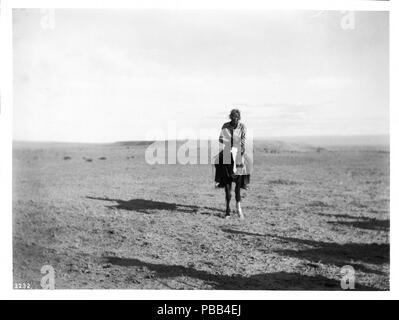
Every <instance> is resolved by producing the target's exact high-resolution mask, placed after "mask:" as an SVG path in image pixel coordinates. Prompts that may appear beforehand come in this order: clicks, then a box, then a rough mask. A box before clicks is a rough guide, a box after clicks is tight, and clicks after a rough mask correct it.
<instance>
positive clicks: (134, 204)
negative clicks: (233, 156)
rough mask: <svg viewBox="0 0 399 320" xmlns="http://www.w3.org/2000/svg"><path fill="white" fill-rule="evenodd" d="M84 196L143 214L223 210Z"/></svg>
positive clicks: (212, 212) (114, 207)
mask: <svg viewBox="0 0 399 320" xmlns="http://www.w3.org/2000/svg"><path fill="white" fill-rule="evenodd" d="M86 198H87V199H92V200H101V201H108V202H116V204H115V205H111V206H107V208H111V209H124V210H131V211H137V212H141V213H145V214H151V213H153V211H152V210H168V211H178V212H182V213H201V214H217V213H223V212H224V211H223V210H221V209H217V208H210V207H201V206H195V205H186V204H177V203H168V202H163V201H154V200H146V199H131V200H121V199H110V198H98V197H89V196H88V197H86ZM209 211H210V212H209Z"/></svg>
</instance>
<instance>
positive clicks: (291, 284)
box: [103, 257, 378, 290]
mask: <svg viewBox="0 0 399 320" xmlns="http://www.w3.org/2000/svg"><path fill="white" fill-rule="evenodd" d="M103 260H104V262H107V263H110V264H112V265H115V266H122V267H129V268H130V267H131V268H136V269H137V270H141V272H142V270H143V269H144V270H145V269H147V270H148V272H151V273H153V274H154V277H155V278H158V279H165V278H176V277H190V278H194V279H198V280H201V281H203V282H205V283H206V284H208V285H211V286H212V287H213V289H217V290H341V287H340V281H338V280H332V279H328V278H325V277H322V276H317V277H314V276H305V275H301V274H297V273H286V272H276V273H265V274H256V275H252V276H249V277H244V276H241V275H233V276H229V275H215V274H212V273H209V272H206V271H202V270H196V269H194V268H190V267H185V266H180V265H166V264H155V263H148V262H144V261H140V260H138V259H130V258H118V257H105V258H103ZM355 289H356V290H378V289H375V288H371V287H367V286H362V285H357V286H356V288H355Z"/></svg>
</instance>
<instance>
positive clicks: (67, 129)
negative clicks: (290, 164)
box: [13, 9, 389, 142]
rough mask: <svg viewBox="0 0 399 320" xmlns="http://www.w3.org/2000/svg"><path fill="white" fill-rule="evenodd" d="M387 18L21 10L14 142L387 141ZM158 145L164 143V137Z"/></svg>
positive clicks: (16, 19)
mask: <svg viewBox="0 0 399 320" xmlns="http://www.w3.org/2000/svg"><path fill="white" fill-rule="evenodd" d="M388 19H389V17H388V13H387V12H360V11H356V12H354V13H347V12H340V11H222V10H214V11H205V10H203V11H199V10H195V11H183V10H179V11H177V10H176V11H174V10H109V9H107V10H99V9H97V10H93V9H87V10H82V9H57V10H54V11H46V10H40V9H14V12H13V50H14V54H13V55H14V62H13V64H14V96H13V99H14V108H13V111H14V112H13V118H14V120H13V138H14V140H29V141H69V142H112V141H123V140H146V139H148V137H149V136H148V135H149V133H151V132H153V131H154V130H158V131H160V132H161V133H160V134H161V135H162V134H164V135H165V138H166V135H167V127H168V125H170V123H174V124H175V125H176V128H177V130H178V131H181V130H184V129H189V130H191V134H192V135H194V136H193V138H194V137H195V135H197V134H198V133H199V131H200V130H204V129H205V130H206V129H211V130H215V129H216V130H219V129H220V127H221V126H222V124H223V123H224V122H226V121H228V114H229V111H230V109H232V108H239V109H240V110H241V113H242V122H244V123H245V124H246V126H247V127H248V128H250V129H252V130H253V132H254V137H255V138H268V137H284V136H320V135H373V134H389V46H388V45H389V43H388V42H389V30H388V26H389V21H388ZM160 138H162V137H160Z"/></svg>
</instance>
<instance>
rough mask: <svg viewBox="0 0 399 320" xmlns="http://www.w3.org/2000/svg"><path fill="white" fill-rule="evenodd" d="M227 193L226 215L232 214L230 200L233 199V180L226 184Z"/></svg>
mask: <svg viewBox="0 0 399 320" xmlns="http://www.w3.org/2000/svg"><path fill="white" fill-rule="evenodd" d="M224 191H225V194H226V217H229V216H230V200H231V182H228V183H226V184H225V186H224Z"/></svg>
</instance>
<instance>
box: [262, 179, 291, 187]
mask: <svg viewBox="0 0 399 320" xmlns="http://www.w3.org/2000/svg"><path fill="white" fill-rule="evenodd" d="M268 183H269V184H279V185H285V186H294V185H297V184H299V183H298V182H296V181H291V180H286V179H277V180H269V181H268Z"/></svg>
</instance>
